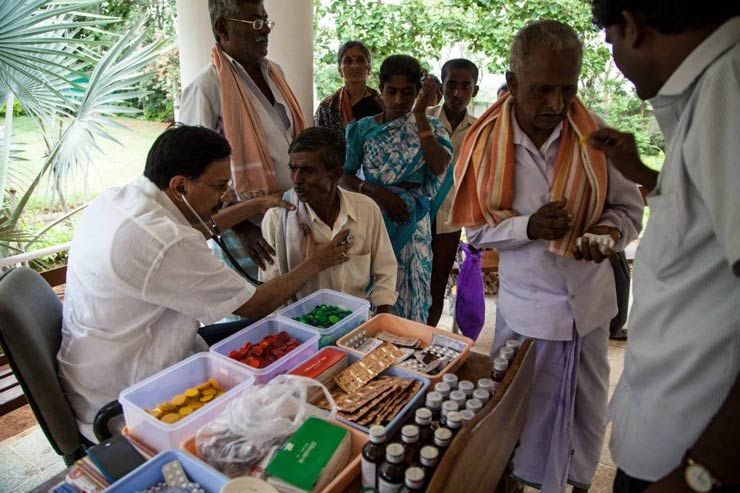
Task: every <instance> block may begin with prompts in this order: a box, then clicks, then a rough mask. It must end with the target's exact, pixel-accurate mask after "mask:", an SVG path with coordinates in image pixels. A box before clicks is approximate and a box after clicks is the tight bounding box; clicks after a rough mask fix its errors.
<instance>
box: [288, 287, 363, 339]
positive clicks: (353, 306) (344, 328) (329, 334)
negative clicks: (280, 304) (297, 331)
mask: <svg viewBox="0 0 740 493" xmlns="http://www.w3.org/2000/svg"><path fill="white" fill-rule="evenodd" d="M319 305H333V306H336V307H339V308H342V309H344V310H349V311H351V312H352V313H351V314H350V315H347V316H346V317H344V318H343V319H342V320H340V321H339V322H337V323H335V324H334V325H332V326H331V327H328V328H326V329H321V328H318V327H312V326H310V325H307V324H304V323H301V322H298V321H297V320H293V319H294V318H295V317H300V316H302V315H305V314H307V313H309V312H311V311H313V309H314V308H316V307H317V306H319ZM277 315H278V316H279V317H284V318H288V319H290V320H291V322H293V323H297V324H299V325H300V326H301V327H307V328H310V329H311V330H315V331H316V332H318V333H319V335H320V336H321V338H320V339H319V348H323V347H325V346H331V345H332V344H334V343H335V342H336V341H337V339H339V338H340V337H342V336H343V335H345V334H347V333H348V332H349V331H351V330H352V329H354V328H355V327H357V326H358V325H360V324H362V323H365V322H366V321H367V319H368V317H369V315H370V302H369V301H367V300H363V299H362V298H355V297H354V296H350V295H348V294H344V293H340V292H338V291H332V290H331V289H319V290H318V291H316V292H315V293H313V294H311V295H310V296H306V297H305V298H303V299H300V300H298V301H296V302H295V303H293V304H292V305H288V306H286V307H285V308H283V309H280V310H278V312H277Z"/></svg>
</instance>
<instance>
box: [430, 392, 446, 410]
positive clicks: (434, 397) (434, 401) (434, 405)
mask: <svg viewBox="0 0 740 493" xmlns="http://www.w3.org/2000/svg"><path fill="white" fill-rule="evenodd" d="M443 400H444V399H443V398H442V394H440V393H439V392H429V393H428V394H427V400H426V407H427V408H428V409H440V408H441V407H442V401H443Z"/></svg>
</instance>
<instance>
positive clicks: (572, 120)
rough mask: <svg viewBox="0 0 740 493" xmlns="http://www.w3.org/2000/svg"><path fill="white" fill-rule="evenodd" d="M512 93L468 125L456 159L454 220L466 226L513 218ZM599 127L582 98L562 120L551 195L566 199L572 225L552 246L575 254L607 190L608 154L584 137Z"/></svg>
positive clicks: (558, 251)
mask: <svg viewBox="0 0 740 493" xmlns="http://www.w3.org/2000/svg"><path fill="white" fill-rule="evenodd" d="M513 105H514V98H513V97H512V96H509V97H505V98H501V99H499V100H498V101H496V103H495V104H494V105H493V106H491V107H490V108H489V109H488V110H486V112H485V113H483V115H481V116H480V118H478V120H477V121H476V122H475V123H474V124H473V125H472V126H471V127H470V129H469V130H468V133H467V134H466V136H465V140H464V141H463V144H462V147H461V149H460V155H459V157H458V159H457V162H456V163H455V185H456V188H457V192H456V193H455V197H454V202H453V208H452V214H451V216H450V218H451V223H453V224H456V225H458V226H465V227H480V226H483V225H485V224H490V225H496V224H498V223H500V222H501V221H503V220H505V219H507V218H510V217H513V216H515V215H516V212H515V211H513V210H512V204H513V201H514V167H515V166H516V162H515V151H514V143H513V134H514V132H513V129H512V126H511V110H512V107H513ZM597 128H598V124H597V123H596V120H594V118H593V116H592V115H591V113H589V111H588V110H587V109H586V107H585V106H583V103H581V101H580V100H578V98H576V99H574V100H573V102H572V103H571V106H570V110H569V111H568V116H567V118H566V119H565V120H564V121H563V130H562V136H561V140H560V148H559V149H558V154H557V158H556V162H555V169H554V170H553V173H554V180H553V184H552V190H551V194H550V198H551V200H553V201H556V200H560V199H563V198H564V199H566V201H567V203H566V208H567V209H568V212H570V213H571V214H572V216H573V229H572V230H571V231H570V232H568V234H567V235H565V236H564V237H563V238H561V239H559V240H553V241H550V242H549V243H550V244H549V246H548V249H549V250H550V251H551V252H553V253H555V254H557V255H562V256H573V253H572V252H573V246H574V245H575V241H576V238H578V237H580V236H582V235H583V234H584V233H585V232H586V230H588V229H589V228H590V227H592V226H594V225H595V224H597V222H598V221H599V219H600V218H601V214H602V213H603V210H604V203H605V202H606V193H607V184H608V182H607V168H606V157H605V156H604V153H603V152H600V151H596V150H595V149H593V148H591V147H589V146H588V145H587V144H585V143H581V138H583V137H585V136H588V135H590V134H591V132H593V131H595V130H596V129H597Z"/></svg>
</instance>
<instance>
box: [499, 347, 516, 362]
mask: <svg viewBox="0 0 740 493" xmlns="http://www.w3.org/2000/svg"><path fill="white" fill-rule="evenodd" d="M498 354H499V356H501V357H502V358H506V361H511V360H513V359H514V350H513V349H511V348H510V347H507V346H504V347H502V348H501V349H499V352H498Z"/></svg>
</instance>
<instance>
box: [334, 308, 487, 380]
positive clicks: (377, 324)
mask: <svg viewBox="0 0 740 493" xmlns="http://www.w3.org/2000/svg"><path fill="white" fill-rule="evenodd" d="M361 330H365V331H367V334H368V335H369V336H373V335H375V334H377V333H378V332H380V331H383V330H385V331H386V332H390V333H392V334H396V335H399V336H404V337H418V338H419V339H420V340H421V345H422V347H426V346H428V345H429V344H431V343H432V336H433V335H434V334H440V335H443V336H446V337H449V338H451V339H455V340H457V341H460V342H463V343H465V349H464V350H463V351H462V352H461V353H460V355H459V356H458V357H457V358H455V359H453V360H452V361H451V362H450V364H448V365H447V366H446V367H445V368H443V369H442V371H440V372H439V373H437V374H435V375H429V374H427V373H422V372H420V371H416V370H411V369H407V368H403V369H404V371H407V372H409V373H411V374H413V375H417V376H420V377H424V378H427V379H429V381H430V382H431V383H432V384H435V383H437V382H439V381H441V380H442V376H443V375H444V374H445V373H451V372H454V371H456V370H457V369H458V368H460V367H461V366H462V365H463V363H465V361H466V360H467V359H468V353H469V352H470V348H471V347H473V340H472V339H471V338H469V337H465V336H464V335H460V334H455V333H453V332H450V331H447V330H444V329H437V328H434V327H430V326H428V325H424V324H420V323H418V322H413V321H411V320H407V319H405V318H401V317H397V316H395V315H390V314H388V313H381V314H378V315H376V316H374V317H373V318H371V319H370V320H368V321H367V322H365V323H364V324H362V325H360V326H359V327H357V328H356V329H355V330H353V331H352V332H350V333H349V334H347V335H345V336H344V337H342V338H340V339H339V340H338V341H337V346H339V347H340V348H342V349H344V350H345V351H347V352H349V353H351V354H359V355H363V353H361V352H360V351H358V350H357V349H354V348H351V347H349V346H347V345H346V344H345V343H346V341H348V340H349V339H350V338H351V337H353V336H354V335H355V334H357V333H359V332H360V331H361Z"/></svg>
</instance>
